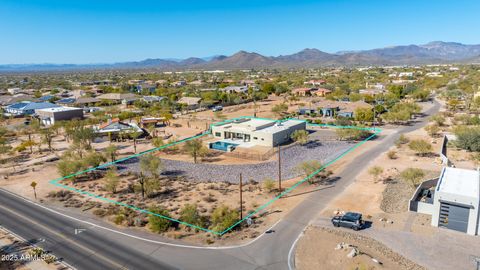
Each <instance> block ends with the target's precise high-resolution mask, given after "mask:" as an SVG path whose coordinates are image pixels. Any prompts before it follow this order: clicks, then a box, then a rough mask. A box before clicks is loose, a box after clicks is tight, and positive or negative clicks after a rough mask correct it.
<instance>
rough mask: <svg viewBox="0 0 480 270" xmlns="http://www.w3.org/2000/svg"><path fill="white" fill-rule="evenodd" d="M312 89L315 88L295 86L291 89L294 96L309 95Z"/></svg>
mask: <svg viewBox="0 0 480 270" xmlns="http://www.w3.org/2000/svg"><path fill="white" fill-rule="evenodd" d="M313 90H315V88H305V87H302V88H295V89H293V90H292V94H294V95H296V96H302V97H304V96H310V95H311V93H312V91H313Z"/></svg>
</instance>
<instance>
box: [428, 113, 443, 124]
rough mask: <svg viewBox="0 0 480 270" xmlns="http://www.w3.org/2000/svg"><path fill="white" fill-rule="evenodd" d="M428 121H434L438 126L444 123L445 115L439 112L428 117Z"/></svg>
mask: <svg viewBox="0 0 480 270" xmlns="http://www.w3.org/2000/svg"><path fill="white" fill-rule="evenodd" d="M430 121H432V122H435V123H436V124H437V125H439V126H443V125H444V124H445V117H443V115H441V114H435V115H433V116H432V117H430Z"/></svg>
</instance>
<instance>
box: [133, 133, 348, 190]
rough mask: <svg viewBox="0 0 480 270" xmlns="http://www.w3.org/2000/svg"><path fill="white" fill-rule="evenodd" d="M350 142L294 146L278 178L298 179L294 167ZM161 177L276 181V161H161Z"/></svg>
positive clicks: (286, 153)
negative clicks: (240, 162) (255, 162)
mask: <svg viewBox="0 0 480 270" xmlns="http://www.w3.org/2000/svg"><path fill="white" fill-rule="evenodd" d="M352 146H354V143H349V142H342V141H326V142H321V143H319V142H315V141H313V142H310V143H309V144H307V145H304V146H301V145H294V146H291V147H289V148H286V149H284V150H283V151H282V155H281V159H282V179H290V178H294V177H297V176H299V175H300V174H301V173H299V172H298V171H297V170H296V167H297V165H298V164H299V163H301V162H302V161H308V160H318V161H320V162H321V163H322V164H325V163H327V162H329V161H331V160H333V159H335V158H336V157H338V156H339V155H340V154H341V153H343V152H345V151H346V150H348V149H349V148H351V147H352ZM129 163H130V164H125V166H126V169H127V170H132V171H138V169H139V166H138V160H137V161H136V162H133V161H132V162H129ZM162 163H163V167H164V169H163V172H162V174H163V175H175V176H186V177H187V178H189V179H192V180H196V181H212V182H224V181H228V182H232V183H236V182H238V178H239V175H240V173H242V174H243V179H244V180H250V179H253V180H255V181H262V180H264V179H266V178H272V179H276V178H277V177H278V163H277V161H268V162H264V163H259V164H243V165H218V164H208V163H197V164H194V163H192V162H187V161H178V160H167V159H162Z"/></svg>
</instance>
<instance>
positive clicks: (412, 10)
mask: <svg viewBox="0 0 480 270" xmlns="http://www.w3.org/2000/svg"><path fill="white" fill-rule="evenodd" d="M479 10H480V1H478V0H471V1H463V0H455V1H454V0H451V1H448V0H416V1H413V0H384V1H369V0H363V1H361V0H350V1H347V0H329V1H306V0H295V1H282V0H277V1H272V0H252V1H237V0H224V1H208V0H198V1H182V0H170V1H163V0H156V1H143V0H136V1H133V0H132V1H124V0H116V1H111V0H83V1H77V0H50V1H47V0H44V1H41V0H1V1H0V37H1V42H0V64H12V63H15V64H18V63H106V62H122V61H130V60H143V59H145V58H185V57H190V56H197V57H205V56H211V55H216V54H226V55H230V54H233V53H235V52H237V51H239V50H246V51H255V52H258V53H261V54H264V55H274V56H277V55H280V54H291V53H294V52H297V51H299V50H302V49H304V48H317V49H320V50H322V51H326V52H336V51H340V50H359V49H371V48H377V47H384V46H390V45H405V44H422V43H427V42H429V41H434V40H442V41H457V42H462V43H466V44H479V43H480V16H479V13H478V11H479Z"/></svg>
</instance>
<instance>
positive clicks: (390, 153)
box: [387, 150, 397, 159]
mask: <svg viewBox="0 0 480 270" xmlns="http://www.w3.org/2000/svg"><path fill="white" fill-rule="evenodd" d="M387 157H388V158H389V159H396V158H397V152H396V151H394V150H391V151H388V153H387Z"/></svg>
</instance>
